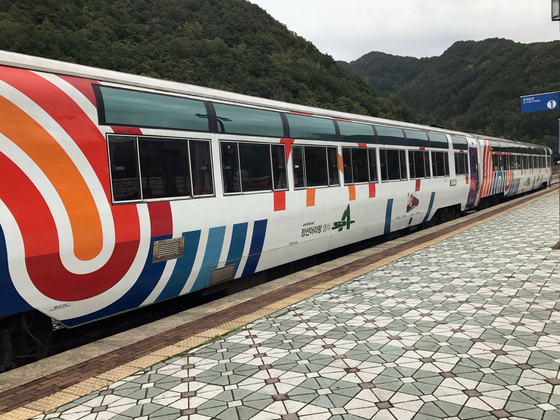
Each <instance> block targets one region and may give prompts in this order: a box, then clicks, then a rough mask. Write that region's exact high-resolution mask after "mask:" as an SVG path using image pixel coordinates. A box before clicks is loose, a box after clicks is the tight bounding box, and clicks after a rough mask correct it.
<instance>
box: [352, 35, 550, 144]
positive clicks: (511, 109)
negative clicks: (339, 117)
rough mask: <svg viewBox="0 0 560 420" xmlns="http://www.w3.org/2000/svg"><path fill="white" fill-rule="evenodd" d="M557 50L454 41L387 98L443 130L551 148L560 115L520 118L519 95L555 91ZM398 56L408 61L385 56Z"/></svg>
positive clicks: (374, 70)
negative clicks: (425, 116) (420, 113)
mask: <svg viewBox="0 0 560 420" xmlns="http://www.w3.org/2000/svg"><path fill="white" fill-rule="evenodd" d="M559 51H560V41H554V42H545V43H533V44H521V43H516V42H514V41H510V40H506V39H487V40H484V41H478V42H475V41H461V42H456V43H455V44H453V45H452V46H451V47H450V48H449V49H447V50H446V51H445V52H444V53H443V54H442V55H441V56H440V57H434V58H431V59H429V61H428V62H427V65H426V66H425V68H424V69H423V70H422V71H420V72H419V73H418V74H417V75H416V76H415V77H414V78H413V79H412V80H409V81H408V82H406V84H405V85H404V86H399V84H398V83H397V84H395V85H394V89H392V90H388V92H389V93H390V94H391V97H392V98H397V99H401V100H403V101H404V102H406V104H407V105H410V106H411V107H414V108H417V109H419V110H420V111H423V112H425V113H428V114H430V115H432V116H434V117H435V118H436V120H437V119H439V120H440V121H442V125H444V126H447V127H450V128H456V129H458V130H462V131H467V132H475V133H481V134H487V135H494V136H498V137H507V138H512V139H517V140H522V141H527V142H536V143H539V144H544V145H547V146H549V147H551V148H552V149H553V150H556V149H557V139H558V137H557V135H558V118H560V112H558V111H549V112H537V113H532V114H521V111H520V99H519V97H520V96H523V95H531V94H535V93H544V92H555V91H560V53H559ZM370 54H371V53H370ZM368 55H369V54H368ZM381 58H382V60H387V59H388V58H387V57H381ZM399 58H400V59H405V58H408V57H395V58H391V59H392V60H393V62H394V63H395V64H394V65H393V67H394V66H396V65H397V64H396V63H399V62H400V61H399V60H398V59H399ZM390 67H391V66H387V68H390ZM350 68H351V69H352V71H353V72H355V73H356V74H357V75H363V74H372V75H374V76H375V77H374V80H391V79H392V78H393V77H394V76H393V75H387V74H385V73H384V72H383V71H382V68H381V66H380V65H379V64H375V65H372V66H370V67H369V68H362V69H360V70H356V69H355V68H353V65H352V66H350ZM389 71H392V70H389ZM370 80H371V77H370Z"/></svg>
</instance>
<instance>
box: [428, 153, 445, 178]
mask: <svg viewBox="0 0 560 420" xmlns="http://www.w3.org/2000/svg"><path fill="white" fill-rule="evenodd" d="M432 173H433V175H434V176H449V156H448V154H447V153H446V152H432Z"/></svg>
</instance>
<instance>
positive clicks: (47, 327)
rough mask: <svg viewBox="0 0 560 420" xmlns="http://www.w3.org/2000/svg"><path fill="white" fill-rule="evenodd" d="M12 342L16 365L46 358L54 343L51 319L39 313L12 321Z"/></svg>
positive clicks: (32, 313) (18, 317)
mask: <svg viewBox="0 0 560 420" xmlns="http://www.w3.org/2000/svg"><path fill="white" fill-rule="evenodd" d="M10 341H11V343H10V344H11V348H12V354H13V359H14V363H15V364H16V365H22V364H25V363H28V362H30V361H36V360H40V359H42V358H44V357H46V356H47V355H48V352H49V348H50V346H51V341H52V320H51V318H49V317H48V316H46V315H44V314H42V313H41V312H38V311H32V312H26V313H24V314H20V315H18V316H17V317H16V318H15V319H13V320H12V332H11V335H10Z"/></svg>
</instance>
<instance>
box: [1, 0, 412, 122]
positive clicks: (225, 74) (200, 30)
mask: <svg viewBox="0 0 560 420" xmlns="http://www.w3.org/2000/svg"><path fill="white" fill-rule="evenodd" d="M0 34H1V36H0V49H4V50H10V51H15V52H20V53H25V54H31V55H38V56H43V57H49V58H54V59H58V60H63V61H70V62H76V63H80V64H86V65H90V66H95V67H102V68H107V69H112V70H119V71H124V72H129V73H135V74H142V75H147V76H153V77H159V78H165V79H170V80H176V81H180V82H187V83H193V84H197V85H201V86H208V87H213V88H218V89H224V90H229V91H234V92H237V93H243V94H248V95H255V96H260V97H263V98H271V99H277V100H281V101H288V102H293V103H299V104H304V105H310V106H318V107H324V108H330V109H336V110H340V111H346V112H353V113H360V114H369V115H372V116H379V117H385V118H393V119H399V120H403V121H410V122H420V121H421V119H422V118H423V117H421V116H419V115H418V112H417V111H415V110H412V109H410V108H409V107H407V106H405V105H403V104H402V103H399V101H394V100H391V99H389V98H387V97H384V96H383V95H380V94H379V92H378V91H377V90H376V89H375V88H373V87H372V86H370V85H368V84H367V83H365V82H364V81H362V80H360V79H359V78H358V77H356V76H354V75H351V74H350V73H348V72H347V71H345V70H344V69H342V68H341V67H340V66H339V65H337V64H336V63H335V61H334V60H333V59H332V57H330V56H327V55H325V54H322V53H321V52H319V51H318V50H317V48H315V46H313V44H311V43H309V42H307V41H306V40H304V39H303V38H301V37H299V36H297V35H296V34H295V33H293V32H291V31H289V30H288V29H287V28H286V27H285V26H284V25H282V24H280V23H279V22H277V21H276V20H274V19H273V18H272V17H271V16H269V15H268V14H267V13H266V12H264V11H263V10H262V9H261V8H259V7H258V6H256V5H254V4H251V3H249V2H247V1H244V0H205V1H200V0H151V1H150V0H39V1H29V0H10V1H2V2H0Z"/></svg>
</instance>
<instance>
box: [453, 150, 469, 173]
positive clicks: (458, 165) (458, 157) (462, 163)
mask: <svg viewBox="0 0 560 420" xmlns="http://www.w3.org/2000/svg"><path fill="white" fill-rule="evenodd" d="M468 157H469V155H468V154H467V153H457V152H456V153H455V175H466V174H468V173H469V160H468Z"/></svg>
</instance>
